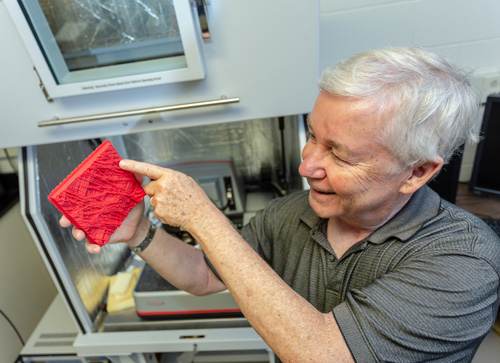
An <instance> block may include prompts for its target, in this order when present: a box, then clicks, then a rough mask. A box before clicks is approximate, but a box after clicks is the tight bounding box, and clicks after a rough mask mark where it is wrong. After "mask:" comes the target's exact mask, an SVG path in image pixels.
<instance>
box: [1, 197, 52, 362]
mask: <svg viewBox="0 0 500 363" xmlns="http://www.w3.org/2000/svg"><path fill="white" fill-rule="evenodd" d="M0 247H1V251H2V253H1V254H0V276H1V277H2V278H1V279H0V309H2V311H3V312H4V313H5V314H6V315H7V316H8V318H9V319H10V320H11V321H12V323H13V324H14V325H15V327H16V328H17V330H18V331H19V333H20V335H21V337H22V339H23V340H24V341H26V340H28V338H29V337H30V335H31V333H32V331H33V329H34V328H35V327H36V325H37V324H38V322H39V321H40V319H41V318H42V316H43V314H44V313H45V311H46V310H47V308H48V307H49V305H50V303H51V302H52V300H53V298H54V296H55V295H56V288H55V286H54V283H53V282H52V279H51V278H50V275H49V273H48V271H47V269H46V267H45V265H44V263H43V261H42V258H41V257H40V254H39V252H38V250H37V248H36V247H35V244H34V243H33V239H32V238H31V235H30V233H29V232H28V228H27V227H26V225H25V223H24V221H23V219H22V218H21V212H20V207H19V203H17V204H16V205H15V206H14V207H12V208H11V209H10V210H9V211H8V212H7V213H6V214H5V215H3V216H2V217H1V218H0ZM0 337H1V339H0V362H14V360H15V358H16V357H17V356H18V354H19V351H20V350H21V348H22V344H21V342H20V339H19V338H18V336H17V334H16V333H15V331H14V329H13V328H12V327H11V326H10V324H9V323H8V321H7V320H6V319H5V318H4V317H3V316H0Z"/></svg>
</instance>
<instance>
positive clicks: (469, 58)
mask: <svg viewBox="0 0 500 363" xmlns="http://www.w3.org/2000/svg"><path fill="white" fill-rule="evenodd" d="M320 4H321V23H320V69H324V68H326V67H328V66H330V65H332V64H335V63H338V62H339V61H340V60H342V59H345V58H347V57H349V56H351V55H353V54H355V53H358V52H360V51H363V50H367V49H373V48H379V47H383V46H399V45H418V46H422V47H424V48H427V49H430V50H433V51H435V52H436V53H439V54H441V55H443V56H445V57H447V58H448V59H449V60H450V61H452V62H454V63H457V64H460V65H462V66H463V67H465V68H466V69H470V70H471V71H474V74H476V75H477V82H478V87H480V88H481V89H485V91H484V93H490V91H498V90H499V88H498V87H500V26H499V22H498V20H499V14H500V1H498V0H461V1H457V0H321V3H320ZM489 74H493V75H494V78H493V81H491V82H489V83H487V84H486V83H484V84H483V83H482V82H483V75H489ZM488 80H489V78H488ZM495 80H499V81H496V82H495ZM483 99H485V95H484V96H483ZM474 155H475V147H471V146H467V147H466V151H465V153H464V158H463V163H462V170H461V174H460V180H461V181H468V180H469V178H470V173H471V172H472V165H473V162H474Z"/></svg>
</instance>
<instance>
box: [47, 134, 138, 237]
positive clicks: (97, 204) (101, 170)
mask: <svg viewBox="0 0 500 363" xmlns="http://www.w3.org/2000/svg"><path fill="white" fill-rule="evenodd" d="M120 160H121V157H120V155H119V154H118V153H117V152H116V150H115V148H114V147H113V145H112V144H111V142H109V140H106V141H104V142H103V143H102V144H101V145H100V146H99V147H98V148H97V149H95V150H94V152H92V154H90V155H89V156H88V157H87V158H86V159H85V160H84V161H83V162H82V163H81V164H80V165H79V166H78V167H77V168H76V169H75V170H73V171H72V172H71V174H69V175H68V176H67V177H66V178H65V179H64V180H63V181H62V182H61V183H59V185H58V186H57V187H55V188H54V190H52V192H51V193H50V194H49V200H50V202H51V203H52V204H54V205H55V206H56V207H57V209H59V211H60V212H61V213H62V214H64V215H65V216H66V217H67V218H68V219H69V220H70V221H71V223H73V225H74V226H75V227H76V228H78V229H81V230H83V231H84V232H85V235H86V237H87V239H88V241H89V242H90V243H94V244H98V245H100V246H103V245H105V244H106V243H108V241H109V237H110V236H111V235H112V234H113V232H114V231H115V230H116V229H117V228H118V227H119V226H120V225H121V224H122V222H123V220H124V219H125V217H126V216H127V215H128V213H129V212H130V210H131V209H132V208H133V207H134V206H135V205H137V203H139V202H140V201H141V200H142V198H143V197H144V195H145V192H144V190H143V189H142V186H141V185H140V183H139V182H138V181H137V180H136V179H135V177H134V175H133V174H132V173H131V172H129V171H126V170H123V169H121V168H120V167H119V165H118V163H119V162H120Z"/></svg>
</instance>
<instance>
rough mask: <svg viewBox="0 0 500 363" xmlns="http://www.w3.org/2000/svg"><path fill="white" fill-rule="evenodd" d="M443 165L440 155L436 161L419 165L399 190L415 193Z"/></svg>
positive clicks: (404, 192)
mask: <svg viewBox="0 0 500 363" xmlns="http://www.w3.org/2000/svg"><path fill="white" fill-rule="evenodd" d="M442 166H443V159H442V158H440V157H438V158H437V160H435V161H428V162H426V163H424V164H421V165H418V166H416V167H415V168H413V170H412V171H411V174H410V175H409V177H408V179H406V181H405V182H404V183H403V185H401V188H399V192H400V193H402V194H413V193H415V192H416V191H417V190H418V189H419V188H421V187H422V186H423V185H425V183H427V182H428V181H429V180H430V179H431V178H432V177H433V176H434V175H435V174H436V173H437V172H438V171H439V170H440V169H441V167H442Z"/></svg>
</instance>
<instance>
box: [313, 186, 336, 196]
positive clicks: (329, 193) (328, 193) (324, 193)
mask: <svg viewBox="0 0 500 363" xmlns="http://www.w3.org/2000/svg"><path fill="white" fill-rule="evenodd" d="M311 189H312V190H314V191H315V192H316V193H318V194H323V195H331V194H335V193H334V192H324V191H321V190H318V189H315V188H311Z"/></svg>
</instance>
